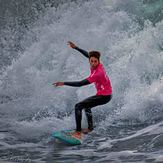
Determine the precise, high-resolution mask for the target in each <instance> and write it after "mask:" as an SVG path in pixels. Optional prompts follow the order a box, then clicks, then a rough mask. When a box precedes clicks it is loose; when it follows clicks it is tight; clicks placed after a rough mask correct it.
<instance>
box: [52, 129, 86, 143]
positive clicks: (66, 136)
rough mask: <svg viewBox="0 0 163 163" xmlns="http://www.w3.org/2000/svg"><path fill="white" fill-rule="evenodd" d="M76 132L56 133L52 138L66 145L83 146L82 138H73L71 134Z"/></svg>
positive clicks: (63, 131)
mask: <svg viewBox="0 0 163 163" xmlns="http://www.w3.org/2000/svg"><path fill="white" fill-rule="evenodd" d="M73 131H74V130H62V131H55V132H53V133H52V137H54V138H55V139H58V140H60V141H62V142H64V143H66V144H69V145H80V144H82V138H83V137H81V139H79V138H75V137H72V136H71V132H73Z"/></svg>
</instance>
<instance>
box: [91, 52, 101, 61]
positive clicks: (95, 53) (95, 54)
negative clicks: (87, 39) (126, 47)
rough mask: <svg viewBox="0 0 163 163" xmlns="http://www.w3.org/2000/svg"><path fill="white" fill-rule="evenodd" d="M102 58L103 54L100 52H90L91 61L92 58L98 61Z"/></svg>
mask: <svg viewBox="0 0 163 163" xmlns="http://www.w3.org/2000/svg"><path fill="white" fill-rule="evenodd" d="M100 56H101V54H100V52H98V51H90V52H89V59H90V58H91V57H95V58H97V59H98V60H100Z"/></svg>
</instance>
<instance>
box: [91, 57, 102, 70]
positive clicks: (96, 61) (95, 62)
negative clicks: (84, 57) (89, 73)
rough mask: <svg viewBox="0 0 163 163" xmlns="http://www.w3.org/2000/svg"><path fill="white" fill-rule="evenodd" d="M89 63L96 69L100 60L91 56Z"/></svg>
mask: <svg viewBox="0 0 163 163" xmlns="http://www.w3.org/2000/svg"><path fill="white" fill-rule="evenodd" d="M89 63H90V66H91V68H93V69H96V67H97V66H98V64H99V63H100V61H99V60H98V59H97V58H95V57H91V58H90V59H89Z"/></svg>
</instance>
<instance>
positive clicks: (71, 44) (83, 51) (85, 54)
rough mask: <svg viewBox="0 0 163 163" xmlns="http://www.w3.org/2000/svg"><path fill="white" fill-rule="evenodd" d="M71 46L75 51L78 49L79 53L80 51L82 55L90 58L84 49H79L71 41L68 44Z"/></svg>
mask: <svg viewBox="0 0 163 163" xmlns="http://www.w3.org/2000/svg"><path fill="white" fill-rule="evenodd" d="M68 44H69V46H70V47H71V48H73V49H76V50H77V51H79V52H80V53H82V54H83V55H84V56H85V57H86V58H89V53H88V52H87V51H85V50H83V49H80V48H79V47H77V46H76V45H75V44H74V43H73V42H71V41H69V42H68Z"/></svg>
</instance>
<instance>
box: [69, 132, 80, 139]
mask: <svg viewBox="0 0 163 163" xmlns="http://www.w3.org/2000/svg"><path fill="white" fill-rule="evenodd" d="M70 134H71V136H72V137H74V138H76V139H81V137H82V133H81V132H79V131H74V132H71V133H70Z"/></svg>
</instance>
